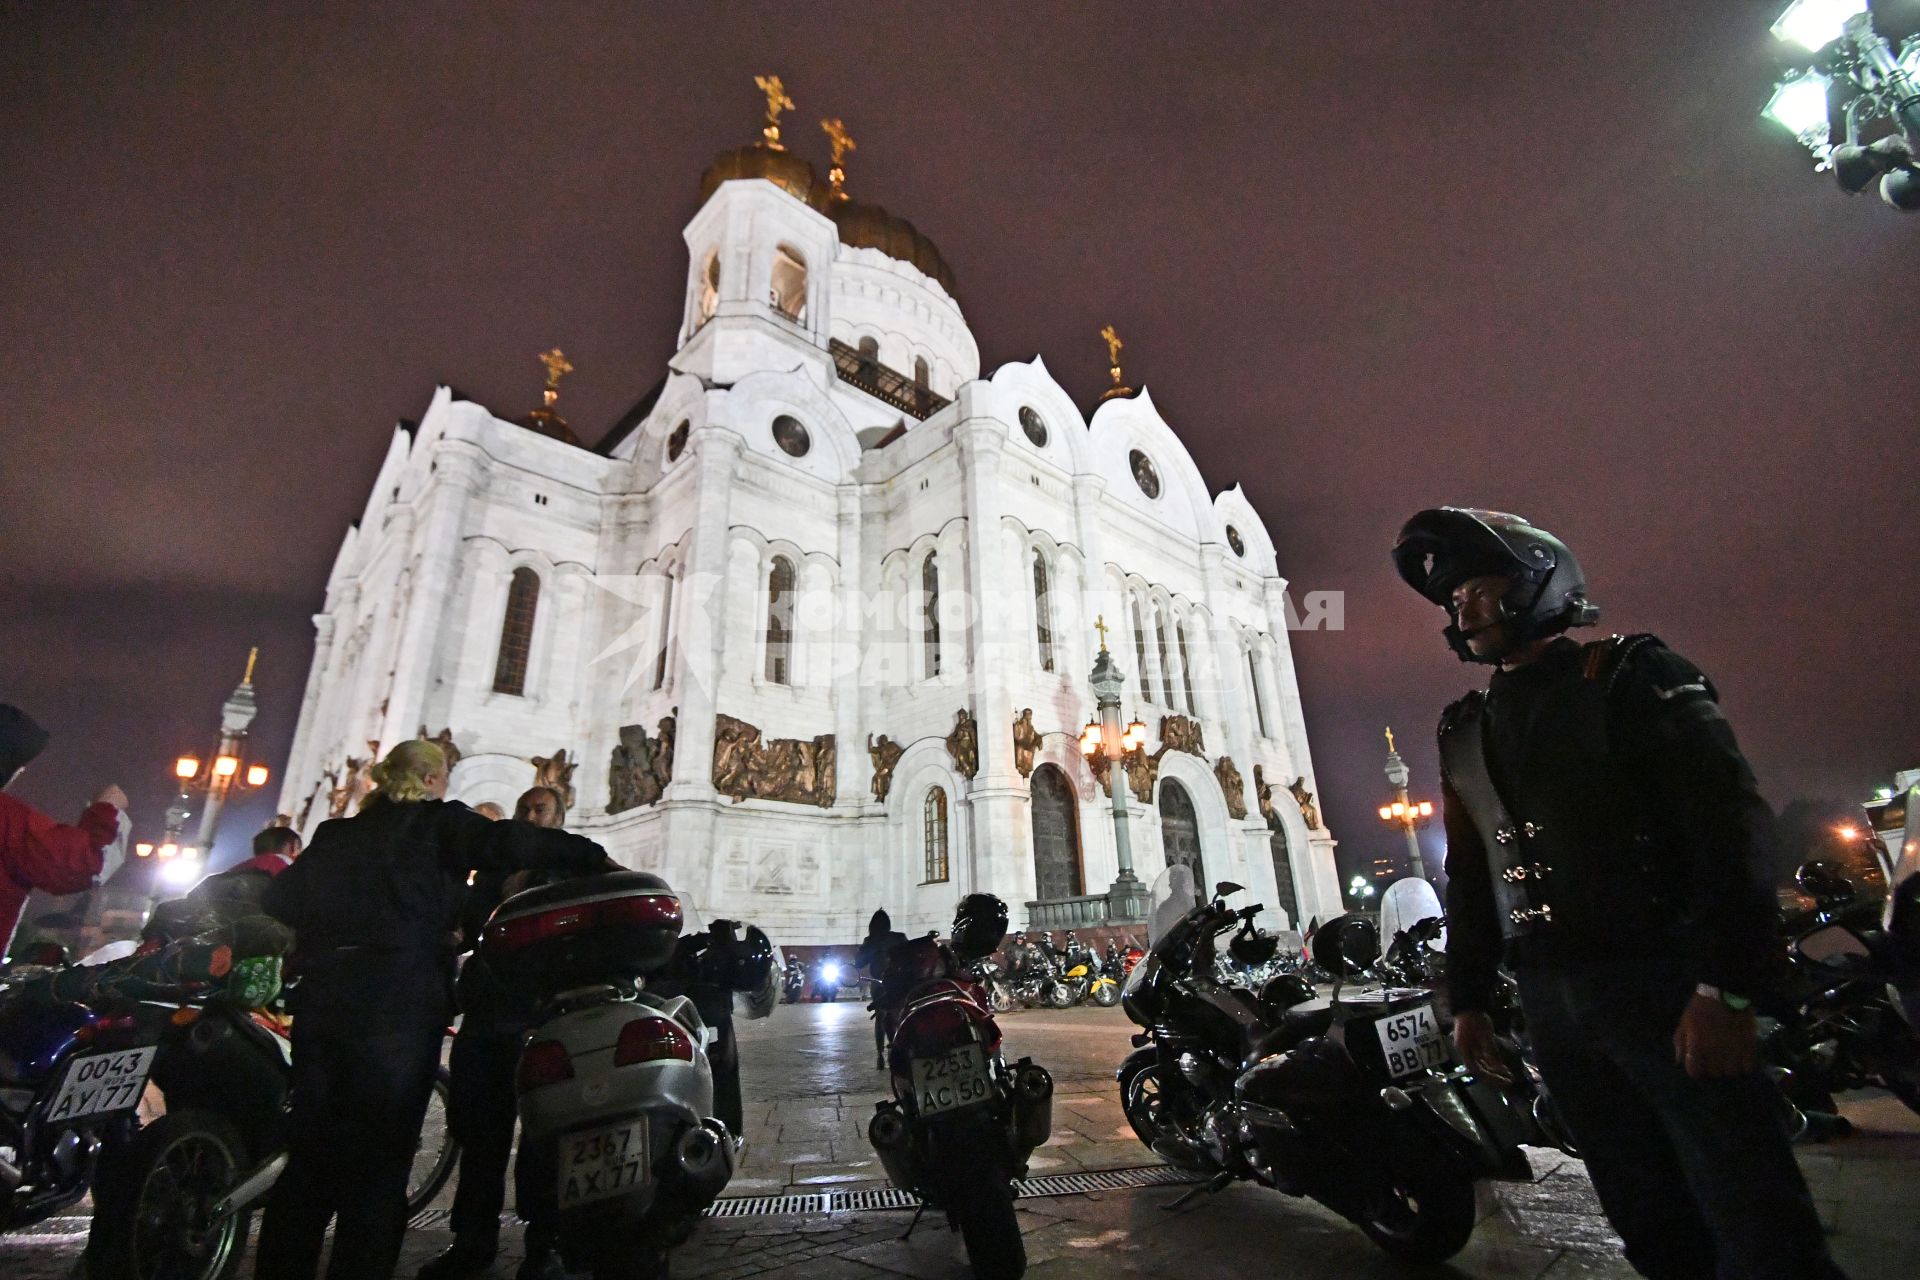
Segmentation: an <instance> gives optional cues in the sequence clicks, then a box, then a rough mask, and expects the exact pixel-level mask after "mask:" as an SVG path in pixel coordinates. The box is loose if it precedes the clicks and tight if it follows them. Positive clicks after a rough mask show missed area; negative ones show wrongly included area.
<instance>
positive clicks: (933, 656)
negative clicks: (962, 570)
mask: <svg viewBox="0 0 1920 1280" xmlns="http://www.w3.org/2000/svg"><path fill="white" fill-rule="evenodd" d="M920 643H921V646H922V648H923V650H924V652H925V653H926V658H927V675H928V677H929V678H931V677H933V676H937V675H939V674H940V566H939V565H937V564H935V563H934V560H933V552H931V551H929V552H927V558H926V559H925V560H923V561H921V562H920Z"/></svg>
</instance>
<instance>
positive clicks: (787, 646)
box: [767, 556, 793, 684]
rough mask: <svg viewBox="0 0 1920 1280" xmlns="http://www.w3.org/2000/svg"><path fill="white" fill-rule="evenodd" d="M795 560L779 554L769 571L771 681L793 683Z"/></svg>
mask: <svg viewBox="0 0 1920 1280" xmlns="http://www.w3.org/2000/svg"><path fill="white" fill-rule="evenodd" d="M792 659H793V561H791V560H789V559H787V558H786V557H785V556H775V557H774V558H773V567H772V568H771V569H770V570H768V572H767V682H768V683H769V684H792V683H793V670H792Z"/></svg>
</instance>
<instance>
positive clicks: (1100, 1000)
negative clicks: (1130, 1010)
mask: <svg viewBox="0 0 1920 1280" xmlns="http://www.w3.org/2000/svg"><path fill="white" fill-rule="evenodd" d="M1093 1002H1094V1003H1095V1004H1097V1005H1099V1006H1100V1007H1101V1008H1102V1009H1111V1008H1113V1006H1115V1005H1117V1004H1119V1003H1120V984H1119V983H1117V982H1115V981H1114V980H1113V979H1112V978H1102V979H1101V980H1100V981H1098V982H1096V983H1094V984H1093Z"/></svg>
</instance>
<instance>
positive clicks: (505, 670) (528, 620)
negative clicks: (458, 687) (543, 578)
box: [493, 565, 540, 697]
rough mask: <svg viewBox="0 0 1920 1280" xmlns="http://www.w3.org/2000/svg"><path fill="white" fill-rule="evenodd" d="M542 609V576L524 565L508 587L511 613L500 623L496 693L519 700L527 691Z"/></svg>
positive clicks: (494, 687) (515, 571)
mask: <svg viewBox="0 0 1920 1280" xmlns="http://www.w3.org/2000/svg"><path fill="white" fill-rule="evenodd" d="M539 607H540V575H539V574H537V573H535V572H534V571H533V570H531V569H529V568H527V567H526V566H525V565H522V566H521V567H520V568H518V569H515V570H514V571H513V581H512V582H510V583H509V584H508V585H507V612H506V616H505V617H504V618H503V619H502V620H501V623H500V657H499V660H498V661H496V662H495V663H494V664H493V691H494V692H495V693H511V694H513V695H514V696H516V697H518V696H519V695H521V694H524V693H525V692H526V691H527V655H528V654H530V653H531V652H533V614H534V610H536V609H537V608H539Z"/></svg>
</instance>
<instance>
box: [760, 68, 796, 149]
mask: <svg viewBox="0 0 1920 1280" xmlns="http://www.w3.org/2000/svg"><path fill="white" fill-rule="evenodd" d="M753 82H754V84H756V85H758V86H759V88H760V92H762V93H764V94H766V95H767V127H766V128H764V129H762V130H761V131H760V136H761V137H763V138H765V139H766V145H767V147H768V148H770V149H771V150H774V151H785V150H786V148H785V147H783V146H781V145H780V113H781V112H782V111H791V110H793V99H792V98H789V97H788V96H787V86H785V85H784V84H781V83H780V77H779V76H755V77H754V78H753Z"/></svg>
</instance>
